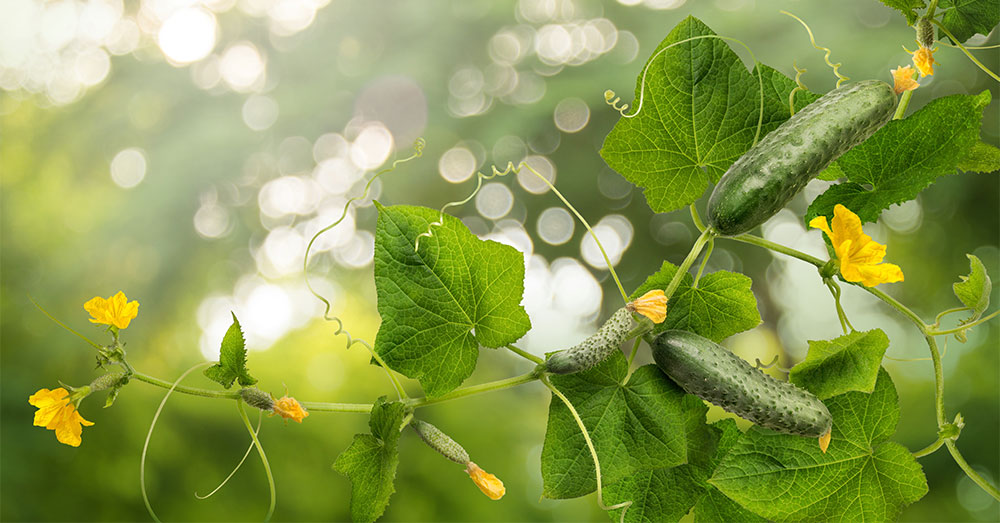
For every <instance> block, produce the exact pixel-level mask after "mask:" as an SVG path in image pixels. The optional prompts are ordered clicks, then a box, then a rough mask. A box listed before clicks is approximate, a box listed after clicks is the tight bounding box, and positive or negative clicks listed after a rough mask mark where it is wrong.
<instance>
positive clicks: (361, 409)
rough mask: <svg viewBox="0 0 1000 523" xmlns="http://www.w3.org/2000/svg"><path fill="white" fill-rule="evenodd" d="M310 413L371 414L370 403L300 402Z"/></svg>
mask: <svg viewBox="0 0 1000 523" xmlns="http://www.w3.org/2000/svg"><path fill="white" fill-rule="evenodd" d="M299 404H301V405H302V406H303V407H305V408H306V409H307V410H309V411H310V412H356V413H359V414H363V413H366V412H371V410H372V404H371V403H328V402H323V401H300V402H299Z"/></svg>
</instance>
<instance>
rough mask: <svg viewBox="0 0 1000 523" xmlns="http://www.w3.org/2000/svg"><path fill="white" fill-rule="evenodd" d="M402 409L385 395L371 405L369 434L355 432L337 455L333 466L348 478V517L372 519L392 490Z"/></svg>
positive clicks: (396, 463)
mask: <svg viewBox="0 0 1000 523" xmlns="http://www.w3.org/2000/svg"><path fill="white" fill-rule="evenodd" d="M403 415H404V408H403V404H402V403H401V402H398V401H393V402H391V403H390V402H386V401H385V396H383V397H381V398H379V399H378V400H377V401H376V402H375V405H374V406H372V412H371V418H369V420H368V426H369V427H370V428H371V434H355V435H354V441H352V442H351V445H350V446H349V447H347V448H346V449H345V450H344V451H343V452H341V453H340V455H339V456H337V461H335V462H334V464H333V469H334V470H336V471H337V472H340V473H341V474H343V475H345V476H347V478H348V479H349V480H350V481H351V519H352V520H354V521H359V522H367V521H375V520H376V519H378V518H379V517H380V516H381V515H382V513H383V512H385V507H386V506H387V505H388V504H389V497H390V496H392V493H393V492H395V488H394V487H393V480H394V479H395V478H396V466H397V465H399V451H398V449H397V448H396V447H397V444H398V443H399V431H400V427H401V425H402V423H403Z"/></svg>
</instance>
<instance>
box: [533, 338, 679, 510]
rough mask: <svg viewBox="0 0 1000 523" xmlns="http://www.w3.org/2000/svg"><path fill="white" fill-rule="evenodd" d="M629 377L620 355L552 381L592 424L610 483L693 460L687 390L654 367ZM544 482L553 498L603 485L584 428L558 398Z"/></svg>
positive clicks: (605, 477)
mask: <svg viewBox="0 0 1000 523" xmlns="http://www.w3.org/2000/svg"><path fill="white" fill-rule="evenodd" d="M627 373H628V362H627V361H625V356H624V355H623V354H622V353H621V352H620V351H616V352H614V353H613V354H612V355H611V356H610V357H609V358H607V359H606V360H604V361H603V362H601V363H600V364H599V365H597V366H596V367H594V368H592V369H590V370H587V371H584V372H580V373H577V374H567V375H564V376H552V377H551V379H552V384H553V385H554V386H555V387H556V388H557V389H558V390H559V391H560V392H562V393H563V394H564V395H565V396H566V397H567V398H568V399H569V400H570V402H571V403H573V406H574V407H575V408H576V410H577V412H578V413H579V414H580V418H581V419H582V420H583V423H584V425H585V426H586V427H587V431H588V432H589V433H590V437H591V439H592V440H593V443H594V447H595V448H596V450H597V457H598V459H599V460H600V462H601V472H602V475H601V478H602V480H603V481H604V482H605V484H611V483H613V482H615V481H618V480H620V479H622V478H625V477H628V476H630V475H632V474H635V473H636V472H637V471H639V470H642V469H648V468H657V467H672V466H676V465H680V464H681V463H684V462H685V461H686V460H687V458H688V453H687V450H688V446H687V442H686V440H685V429H684V422H683V418H684V416H685V415H686V414H685V413H684V411H683V410H682V408H681V399H682V398H683V397H684V392H683V391H681V390H680V389H679V388H678V387H677V386H676V385H674V384H673V382H671V381H670V380H669V379H667V377H666V376H664V375H663V373H662V372H660V370H659V369H658V368H656V366H654V365H646V366H644V367H640V368H639V369H637V370H636V371H635V373H633V374H632V377H631V378H630V379H629V381H628V383H627V384H623V383H622V382H623V381H624V379H625V376H626V374H627ZM542 481H543V483H544V487H543V491H542V494H543V495H544V496H546V497H549V498H574V497H578V496H582V495H584V494H588V493H590V492H593V491H594V490H596V488H597V480H596V479H595V475H594V460H593V459H592V458H591V456H590V452H589V450H588V449H587V445H586V442H585V441H584V439H583V435H582V434H581V433H580V428H579V426H578V425H577V423H576V420H575V419H574V418H573V416H572V414H571V413H570V411H569V409H567V408H566V406H565V405H563V403H562V401H560V400H559V398H557V397H555V396H554V395H553V396H552V400H551V403H550V404H549V420H548V425H547V427H546V431H545V444H544V446H543V447H542Z"/></svg>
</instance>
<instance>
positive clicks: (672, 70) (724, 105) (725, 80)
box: [601, 17, 815, 212]
mask: <svg viewBox="0 0 1000 523" xmlns="http://www.w3.org/2000/svg"><path fill="white" fill-rule="evenodd" d="M714 34H715V33H713V32H712V30H711V29H709V28H708V26H706V25H705V24H703V23H702V22H701V21H700V20H698V19H696V18H694V17H688V18H686V19H685V20H683V21H682V22H681V23H679V24H677V26H676V27H675V28H674V29H673V30H672V31H671V32H670V34H669V35H667V37H666V38H664V40H663V41H662V42H661V43H660V45H659V46H658V47H657V48H656V50H654V51H653V53H652V54H651V55H650V61H649V62H648V64H649V65H648V68H647V69H644V72H640V73H639V75H638V77H637V78H636V89H635V101H634V102H633V105H635V106H636V107H638V106H639V103H640V92H641V91H643V89H642V88H643V86H642V82H643V79H645V82H646V85H645V90H644V93H643V96H642V98H641V100H642V106H641V110H639V112H638V114H636V115H635V117H633V118H621V119H619V120H618V123H617V124H615V127H614V129H612V130H611V132H610V133H609V134H608V136H607V138H606V139H605V141H604V147H603V148H602V149H601V157H603V158H604V161H606V162H607V164H608V165H609V166H611V168H612V169H614V170H616V171H618V172H619V173H621V175H622V176H624V177H625V178H626V179H627V180H628V181H630V182H632V183H633V184H635V185H637V186H639V187H642V188H643V190H644V194H645V196H646V202H647V203H648V204H649V207H650V208H651V209H653V210H654V211H656V212H668V211H672V210H675V209H680V208H681V207H684V206H686V205H688V204H690V203H692V202H694V201H695V200H697V199H698V198H699V197H700V196H701V195H702V194H703V193H704V192H705V189H706V188H707V187H708V184H709V183H710V182H716V181H718V180H719V178H720V177H721V176H722V174H723V173H725V172H726V170H727V169H728V168H729V166H730V165H732V163H733V162H734V161H735V160H736V159H737V158H739V157H740V156H742V155H743V153H744V152H746V151H747V150H748V149H749V148H750V147H751V146H752V145H753V143H754V137H755V136H756V135H757V123H758V121H759V120H760V118H761V81H763V88H764V113H763V123H762V125H761V130H760V138H763V136H764V135H765V134H767V133H768V132H770V131H772V130H774V129H775V128H776V127H777V126H778V125H779V124H780V123H781V122H783V121H785V120H787V119H788V117H789V116H790V114H791V113H790V110H789V107H788V94H789V93H790V92H791V90H792V89H793V88H794V87H795V82H793V81H792V80H790V79H788V78H787V77H785V76H784V75H782V74H781V73H779V72H777V71H775V70H774V69H771V68H769V67H766V66H764V67H762V68H761V79H760V80H758V78H757V74H756V73H753V72H751V71H748V70H747V68H746V66H745V65H744V64H743V61H742V60H741V59H740V57H739V56H737V55H736V53H734V52H733V50H732V49H730V48H729V45H728V44H727V43H726V42H724V41H722V40H719V39H714V38H701V39H695V40H692V41H689V42H685V43H683V44H678V45H676V46H674V47H671V48H670V49H667V50H666V51H663V52H662V53H661V52H660V50H661V49H663V48H665V47H666V46H668V45H670V44H672V43H675V42H680V41H681V40H685V39H688V38H692V37H698V36H705V35H714ZM657 53H659V54H657ZM813 99H815V95H813V94H812V93H809V92H804V93H803V92H799V93H796V106H797V107H804V106H805V104H807V103H809V102H811V101H812V100H813ZM629 112H632V109H630V111H629Z"/></svg>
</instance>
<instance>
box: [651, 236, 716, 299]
mask: <svg viewBox="0 0 1000 523" xmlns="http://www.w3.org/2000/svg"><path fill="white" fill-rule="evenodd" d="M715 236H717V235H716V233H715V231H714V230H712V229H711V228H706V229H704V230H703V231H701V236H698V239H697V240H695V242H694V245H692V246H691V251H690V252H688V255H687V257H686V258H684V261H683V262H681V266H680V267H678V268H677V272H676V273H674V277H673V279H671V280H670V284H669V285H667V289H666V290H665V291H663V294H664V296H666V297H667V300H668V301H669V300H670V298H671V297H672V296H673V295H674V292H675V291H676V290H677V287H679V286H680V284H681V280H683V279H684V275H685V274H687V272H688V269H690V268H691V265H692V264H694V260H695V259H697V258H698V255H699V254H701V250H702V248H704V247H705V244H706V243H708V242H710V241H711V240H712V238H715Z"/></svg>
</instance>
